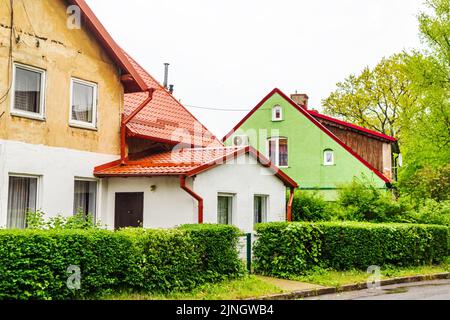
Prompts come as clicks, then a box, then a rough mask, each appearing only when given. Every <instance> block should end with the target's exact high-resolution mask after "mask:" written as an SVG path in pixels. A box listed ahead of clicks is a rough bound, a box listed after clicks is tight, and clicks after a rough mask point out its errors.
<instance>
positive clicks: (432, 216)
mask: <svg viewBox="0 0 450 320" xmlns="http://www.w3.org/2000/svg"><path fill="white" fill-rule="evenodd" d="M409 217H410V219H411V220H412V221H414V222H416V223H422V224H438V225H444V226H448V227H450V201H449V200H447V201H441V202H438V201H435V200H431V199H427V200H425V201H424V202H423V203H422V204H421V205H420V206H419V208H418V210H417V212H412V213H411V214H410V216H409Z"/></svg>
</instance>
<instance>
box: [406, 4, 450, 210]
mask: <svg viewBox="0 0 450 320" xmlns="http://www.w3.org/2000/svg"><path fill="white" fill-rule="evenodd" d="M426 4H427V6H428V8H429V9H430V12H431V13H425V12H423V13H421V14H420V15H419V22H420V35H421V38H422V40H423V41H424V43H425V44H426V45H427V47H426V49H425V50H423V51H422V52H414V53H413V54H411V55H409V56H408V58H407V59H406V63H407V72H408V76H409V77H410V78H411V79H412V90H413V91H414V92H416V93H417V94H418V95H419V100H418V102H417V104H416V105H415V108H413V109H412V110H409V111H408V112H407V113H406V114H405V116H404V121H403V124H404V125H403V127H404V129H403V137H404V139H403V151H404V155H405V156H404V158H405V167H404V168H403V169H402V170H401V172H400V176H399V180H400V190H401V191H402V192H403V194H406V195H408V196H411V197H412V200H413V201H414V202H415V204H416V205H417V204H418V203H419V202H420V201H423V200H424V199H425V198H431V199H434V200H437V201H443V200H446V199H448V197H449V194H450V183H449V181H448V179H449V173H448V172H449V166H450V164H449V163H450V39H449V38H450V0H429V1H427V3H426Z"/></svg>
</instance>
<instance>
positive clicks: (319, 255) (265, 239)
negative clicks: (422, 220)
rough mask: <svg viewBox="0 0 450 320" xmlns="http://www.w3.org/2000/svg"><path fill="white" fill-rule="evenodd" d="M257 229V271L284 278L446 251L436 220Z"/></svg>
mask: <svg viewBox="0 0 450 320" xmlns="http://www.w3.org/2000/svg"><path fill="white" fill-rule="evenodd" d="M256 231H257V233H258V235H259V238H258V240H257V242H256V244H255V247H254V257H255V264H254V266H255V270H256V271H257V272H259V273H262V274H268V275H274V276H281V277H287V276H289V275H300V274H303V273H305V272H306V271H308V270H311V269H313V268H315V267H322V268H333V269H336V270H347V269H354V268H357V269H362V270H365V269H367V268H368V267H369V266H371V265H378V266H386V265H395V266H416V265H423V264H432V263H439V262H442V261H443V260H444V259H445V257H446V256H447V252H448V250H447V249H448V248H447V246H448V243H447V239H448V228H447V227H443V226H434V225H416V224H371V223H355V222H322V223H267V224H260V225H257V226H256Z"/></svg>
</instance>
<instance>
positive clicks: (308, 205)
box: [292, 191, 331, 221]
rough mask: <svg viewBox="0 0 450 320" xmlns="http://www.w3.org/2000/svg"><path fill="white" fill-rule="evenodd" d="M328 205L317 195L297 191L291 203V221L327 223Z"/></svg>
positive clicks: (328, 215) (328, 218) (329, 216)
mask: <svg viewBox="0 0 450 320" xmlns="http://www.w3.org/2000/svg"><path fill="white" fill-rule="evenodd" d="M330 219H331V214H330V205H329V204H328V203H327V202H326V201H325V200H324V199H323V197H321V196H320V195H319V194H317V193H310V192H303V191H298V192H296V193H295V197H294V202H293V203H292V220H293V221H328V220H330Z"/></svg>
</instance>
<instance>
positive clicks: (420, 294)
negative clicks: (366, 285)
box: [305, 280, 450, 300]
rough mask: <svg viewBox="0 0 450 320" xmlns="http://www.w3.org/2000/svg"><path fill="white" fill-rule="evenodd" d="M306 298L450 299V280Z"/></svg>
mask: <svg viewBox="0 0 450 320" xmlns="http://www.w3.org/2000/svg"><path fill="white" fill-rule="evenodd" d="M305 300H450V280H436V281H424V282H416V283H406V284H397V285H390V286H385V287H381V288H379V289H372V290H369V289H366V290H360V291H352V292H344V293H340V294H327V295H323V296H318V297H311V298H307V299H305Z"/></svg>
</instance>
